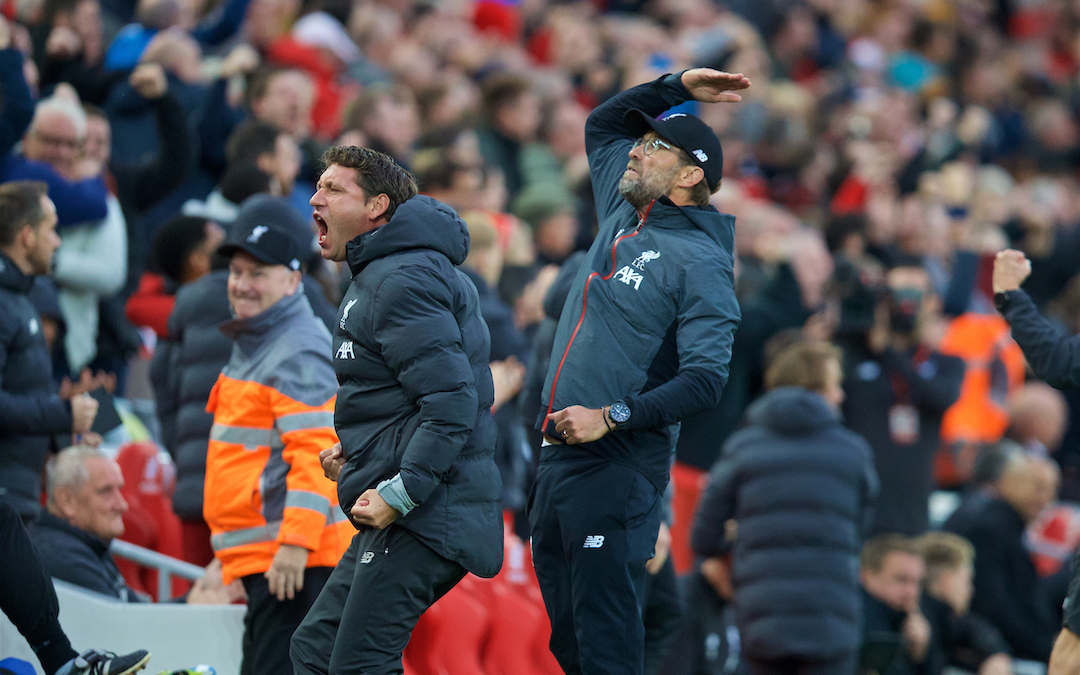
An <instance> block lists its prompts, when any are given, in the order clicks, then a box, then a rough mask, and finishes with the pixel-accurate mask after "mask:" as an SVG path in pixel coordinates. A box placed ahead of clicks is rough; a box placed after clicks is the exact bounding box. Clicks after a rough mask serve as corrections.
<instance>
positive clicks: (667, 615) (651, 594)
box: [642, 555, 686, 675]
mask: <svg viewBox="0 0 1080 675" xmlns="http://www.w3.org/2000/svg"><path fill="white" fill-rule="evenodd" d="M685 611H686V608H685V606H684V603H683V598H682V595H681V593H680V592H679V585H678V581H677V580H676V578H675V563H674V562H673V561H672V560H671V556H670V555H669V556H668V557H667V560H665V561H664V565H663V566H662V567H661V568H660V571H659V572H657V573H656V574H650V575H649V576H648V577H647V578H646V581H645V607H644V609H643V611H642V619H643V620H644V622H645V675H655V674H656V673H657V672H659V671H660V665H661V664H662V663H663V662H664V658H665V657H666V656H667V653H668V651H669V649H670V648H671V643H672V642H673V639H674V636H675V631H676V630H678V628H679V622H680V620H681V619H682V616H683V613H684V612H685Z"/></svg>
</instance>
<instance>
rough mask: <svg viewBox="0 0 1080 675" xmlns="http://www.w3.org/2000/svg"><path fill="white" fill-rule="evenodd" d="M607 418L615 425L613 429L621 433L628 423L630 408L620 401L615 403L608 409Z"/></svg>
mask: <svg viewBox="0 0 1080 675" xmlns="http://www.w3.org/2000/svg"><path fill="white" fill-rule="evenodd" d="M608 417H610V418H611V421H612V422H614V423H615V428H616V429H618V430H619V431H622V430H623V429H626V423H627V422H629V421H630V406H628V405H626V404H625V403H623V402H622V401H615V402H614V403H612V404H611V407H610V408H608Z"/></svg>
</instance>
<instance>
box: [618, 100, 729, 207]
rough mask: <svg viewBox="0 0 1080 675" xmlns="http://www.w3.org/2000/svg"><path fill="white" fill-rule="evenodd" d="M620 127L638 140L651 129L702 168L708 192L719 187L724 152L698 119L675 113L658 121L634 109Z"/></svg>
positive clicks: (706, 126) (709, 128)
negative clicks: (624, 128) (623, 127)
mask: <svg viewBox="0 0 1080 675" xmlns="http://www.w3.org/2000/svg"><path fill="white" fill-rule="evenodd" d="M623 126H625V127H626V130H627V131H629V132H630V133H631V134H633V135H634V136H637V137H638V138H641V137H642V136H644V135H645V134H646V133H647V132H648V131H649V129H652V130H653V131H655V132H656V133H657V134H658V135H659V136H660V138H663V139H664V140H665V141H667V142H669V143H672V144H673V145H675V146H677V147H679V148H680V149H682V150H683V151H684V152H685V153H686V154H687V155H689V156H690V160H691V161H693V162H694V164H697V165H698V166H700V167H701V170H702V171H704V172H705V182H706V183H708V185H709V189H710V190H715V189H716V186H717V185H719V184H720V178H721V177H722V176H723V173H724V151H723V149H722V148H721V147H720V139H719V138H717V137H716V132H714V131H713V130H712V127H710V126H709V125H708V124H705V123H704V122H702V121H701V120H700V119H699V118H697V117H695V116H693V115H689V114H687V113H681V112H677V113H672V114H670V115H668V116H667V117H665V118H664V119H660V120H658V119H654V118H652V117H650V116H649V115H647V114H645V113H644V112H643V111H641V110H638V109H637V108H634V109H632V110H627V111H626V114H625V115H624V116H623Z"/></svg>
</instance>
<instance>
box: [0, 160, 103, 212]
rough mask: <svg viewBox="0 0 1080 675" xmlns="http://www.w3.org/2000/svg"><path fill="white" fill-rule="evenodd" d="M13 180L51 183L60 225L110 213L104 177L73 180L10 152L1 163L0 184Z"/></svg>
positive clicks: (50, 189) (50, 188)
mask: <svg viewBox="0 0 1080 675" xmlns="http://www.w3.org/2000/svg"><path fill="white" fill-rule="evenodd" d="M13 180H40V181H44V182H45V183H46V184H47V185H48V186H49V199H51V200H52V201H53V204H55V205H56V218H57V223H56V226H57V227H67V226H69V225H79V224H82V223H85V222H87V221H89V220H101V219H103V218H104V217H105V216H106V215H107V214H108V206H107V204H106V198H107V197H108V196H109V190H108V188H107V187H105V180H104V179H103V178H101V177H100V176H99V177H97V178H87V179H86V180H81V181H78V182H74V183H73V182H71V181H69V180H67V179H66V178H64V177H63V176H61V175H60V174H58V173H57V172H56V169H54V168H52V167H51V166H49V165H48V164H46V163H45V162H35V161H33V160H29V159H27V158H25V157H23V156H22V155H19V154H15V153H10V154H8V156H7V157H5V158H4V160H3V163H2V164H0V183H7V182H10V181H13Z"/></svg>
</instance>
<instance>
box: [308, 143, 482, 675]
mask: <svg viewBox="0 0 1080 675" xmlns="http://www.w3.org/2000/svg"><path fill="white" fill-rule="evenodd" d="M323 161H324V163H325V164H326V170H325V171H324V172H323V174H322V176H321V177H320V179H319V185H318V188H319V189H318V191H317V192H316V193H315V195H314V196H313V197H312V198H311V205H312V206H313V207H314V209H315V214H314V217H315V222H316V223H317V225H318V227H319V246H320V247H321V249H322V255H323V257H324V258H327V259H330V260H337V261H346V260H347V261H348V263H349V267H350V269H351V270H352V273H353V280H352V283H351V284H350V286H349V290H348V292H347V293H346V294H345V297H344V298H343V300H342V305H341V311H340V314H339V318H338V323H337V326H336V327H335V332H334V342H333V349H334V370H335V371H336V372H337V376H338V382H339V383H340V385H341V388H340V389H339V391H338V397H337V408H336V410H335V412H334V426H335V428H336V430H337V434H338V437H339V438H340V439H341V442H340V443H338V444H337V445H335V446H334V447H333V448H328V449H327V450H325V451H323V453H322V457H323V469H324V470H325V471H326V475H327V476H328V477H329V478H331V479H332V480H336V481H337V484H338V500H339V503H340V504H341V508H342V510H344V511H345V513H346V514H348V515H349V517H350V519H351V520H352V522H353V524H354V525H356V526H357V528H358V529H359V530H360V532H359V534H357V535H356V537H355V538H354V539H353V542H352V544H351V545H350V546H349V549H348V550H347V551H346V552H345V555H344V556H343V557H342V559H341V562H340V563H339V564H338V566H337V568H335V570H334V572H333V573H332V574H331V575H330V578H329V579H328V580H327V582H326V585H325V587H324V588H323V592H322V594H321V595H320V596H319V599H318V600H317V601H316V602H315V605H314V606H313V607H312V608H311V611H310V612H309V613H308V615H307V618H305V619H304V622H303V623H302V624H301V625H300V628H298V629H297V631H296V633H295V634H294V635H293V640H292V651H291V654H292V661H293V668H294V671H295V672H296V673H297V674H298V675H299V674H304V675H308V674H311V675H314V674H319V675H327V674H328V673H331V672H333V673H342V674H344V673H364V674H365V675H368V674H372V675H375V674H381V673H400V672H401V668H402V666H401V652H402V650H403V649H404V648H405V645H406V644H407V643H408V641H409V636H410V634H411V633H412V629H413V626H415V625H416V621H417V619H418V618H419V617H420V614H421V613H422V612H424V611H425V610H426V609H427V608H428V607H430V606H431V604H432V603H434V602H435V601H436V600H438V599H439V598H440V597H442V596H443V595H444V594H445V593H447V592H448V591H449V590H450V589H451V588H453V587H454V585H456V584H457V583H458V581H460V580H461V579H462V578H463V577H464V576H465V574H466V572H472V573H473V574H476V575H478V576H482V577H492V576H494V575H495V574H496V573H497V572H498V571H499V568H500V567H501V565H502V552H503V547H502V519H501V514H500V510H499V493H500V489H501V484H500V480H499V470H498V468H497V467H496V466H495V462H494V460H493V455H494V451H495V427H494V424H493V422H492V420H491V413H490V408H491V403H492V400H493V398H494V391H493V387H492V381H491V373H490V371H489V369H488V358H489V343H488V332H487V328H486V326H485V325H484V322H483V319H482V318H481V316H480V308H479V299H478V296H477V292H476V288H475V287H474V286H473V284H472V282H470V281H469V280H468V278H467V277H466V276H465V274H464V273H463V272H461V271H460V270H458V269H457V268H456V265H460V264H461V263H462V262H463V261H464V260H465V256H466V255H467V253H468V249H469V234H468V230H467V229H466V228H465V224H464V222H463V221H462V220H461V219H460V218H458V217H457V215H456V214H455V213H454V212H453V210H452V209H450V208H449V207H447V206H446V205H444V204H441V203H439V202H437V201H435V200H433V199H431V198H429V197H423V196H416V183H415V182H414V181H413V178H412V176H411V175H409V173H408V172H406V171H405V170H404V169H402V168H401V167H399V166H398V165H397V164H395V163H394V161H393V160H392V159H390V158H389V157H387V156H386V155H384V154H382V153H379V152H375V151H372V150H368V149H361V148H355V147H337V148H331V149H330V150H328V151H327V152H326V154H325V155H324V156H323Z"/></svg>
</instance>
